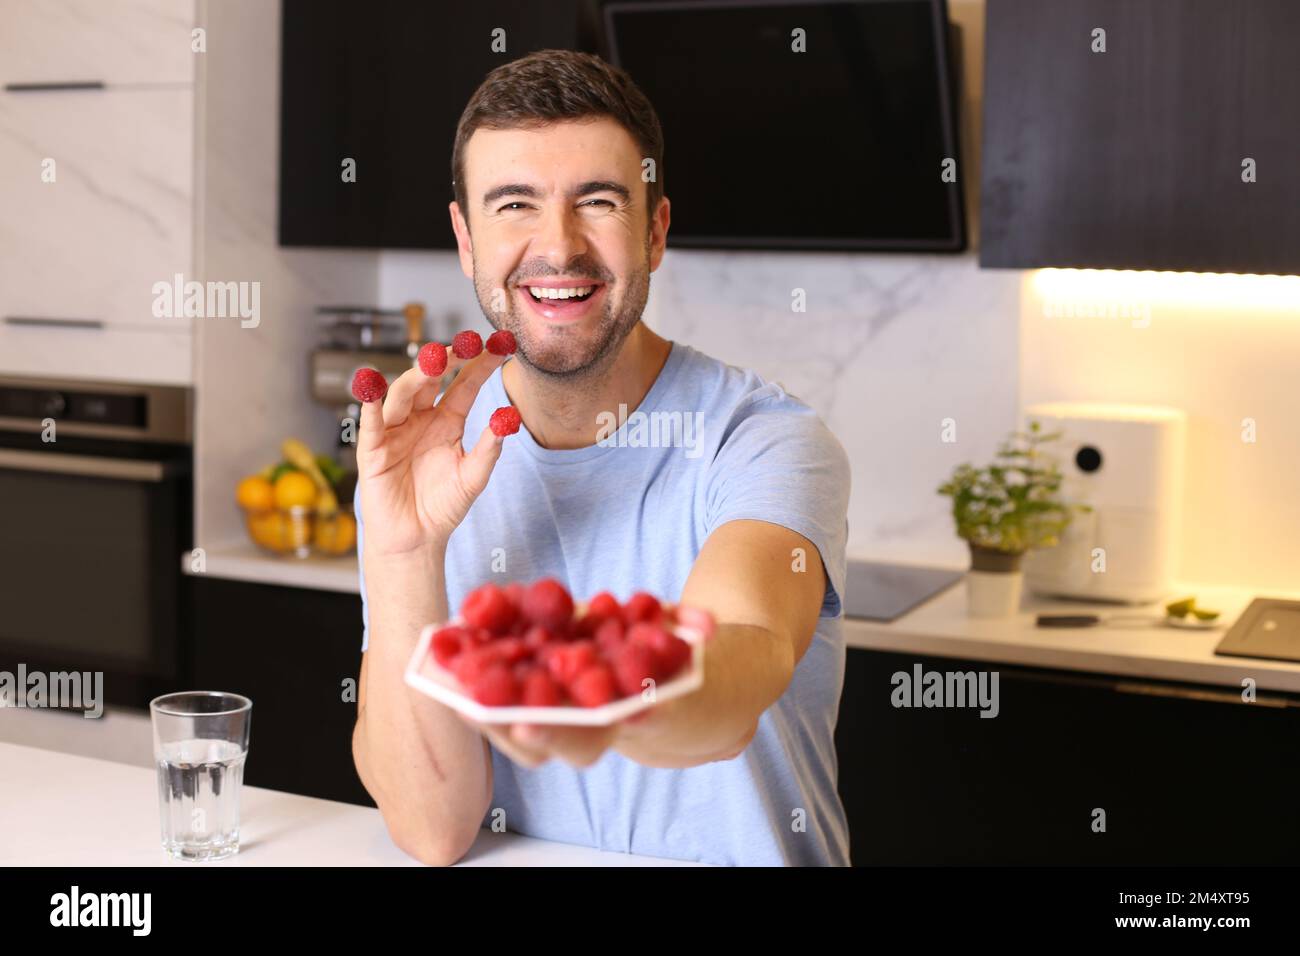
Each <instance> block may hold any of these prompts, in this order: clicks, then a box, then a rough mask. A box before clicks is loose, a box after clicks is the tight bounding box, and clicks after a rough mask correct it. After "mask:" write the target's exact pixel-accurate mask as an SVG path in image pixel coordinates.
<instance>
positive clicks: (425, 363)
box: [416, 342, 447, 378]
mask: <svg viewBox="0 0 1300 956" xmlns="http://www.w3.org/2000/svg"><path fill="white" fill-rule="evenodd" d="M416 361H418V362H419V363H420V371H421V372H423V373H424V374H425V375H427V376H429V377H430V378H437V377H438V376H440V375H441V374H442V373H443V372H445V371H447V346H445V345H443V344H442V343H441V342H429V343H428V344H426V345H425V346H424V347H423V348H422V349H420V354H419V355H418V356H416Z"/></svg>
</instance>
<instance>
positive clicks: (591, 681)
mask: <svg viewBox="0 0 1300 956" xmlns="http://www.w3.org/2000/svg"><path fill="white" fill-rule="evenodd" d="M569 693H570V694H571V695H572V696H573V702H574V703H575V704H577V705H578V706H579V707H599V706H601V705H602V704H608V703H609V702H610V701H611V700H613V699H614V698H615V697H616V696H617V692H616V685H615V683H614V672H613V671H611V670H610V669H609V665H608V664H592V665H591V666H590V667H588V668H586V669H585V670H583V671H582V672H581V673H579V674H578V676H577V677H575V678H574V679H573V683H571V684H570V685H569Z"/></svg>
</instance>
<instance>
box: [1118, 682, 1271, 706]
mask: <svg viewBox="0 0 1300 956" xmlns="http://www.w3.org/2000/svg"><path fill="white" fill-rule="evenodd" d="M1112 689H1113V690H1116V691H1118V692H1119V693H1121V694H1142V695H1146V696H1150V697H1172V698H1176V699H1179V700H1207V701H1213V702H1215V703H1220V704H1243V703H1245V702H1244V701H1243V700H1242V699H1241V692H1240V691H1236V690H1228V689H1226V688H1224V689H1222V690H1220V689H1218V688H1208V687H1206V688H1202V687H1180V686H1178V685H1174V684H1159V683H1151V682H1148V681H1133V680H1117V681H1116V682H1115V684H1114V687H1113V688H1112ZM1255 704H1256V705H1257V706H1260V707H1281V708H1285V707H1289V706H1294V705H1293V704H1292V703H1291V702H1290V701H1289V700H1288V699H1287V698H1286V697H1285V696H1281V695H1274V694H1271V693H1261V692H1257V693H1256V695H1255Z"/></svg>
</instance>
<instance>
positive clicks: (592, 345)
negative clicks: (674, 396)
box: [474, 242, 650, 386]
mask: <svg viewBox="0 0 1300 956" xmlns="http://www.w3.org/2000/svg"><path fill="white" fill-rule="evenodd" d="M581 271H583V270H580V272H581ZM595 272H596V270H590V271H588V274H594V273H595ZM535 277H536V276H535V275H529V276H528V277H527V278H535ZM600 281H602V282H604V283H605V285H606V288H605V292H604V302H603V303H602V307H601V315H600V325H599V326H598V328H597V330H596V334H595V336H594V337H590V338H589V337H588V333H586V332H585V331H584V330H580V329H577V328H574V327H566V326H556V327H551V328H549V329H548V330H547V332H546V336H545V341H541V340H540V337H537V336H534V335H532V333H530V332H529V331H528V323H527V322H526V321H525V320H524V318H523V316H521V315H520V314H519V310H520V308H522V306H520V304H519V302H518V301H517V299H516V298H515V295H514V292H513V288H512V287H511V286H509V285H507V286H502V285H501V284H499V283H497V282H494V281H492V280H490V279H487V278H486V277H485V276H484V275H483V274H482V272H480V270H479V267H478V262H477V260H476V261H475V263H474V291H475V293H476V295H477V296H478V303H479V308H480V309H482V310H483V315H484V317H485V318H486V319H487V320H488V322H489V323H490V324H491V325H492V327H493V328H495V329H498V330H500V329H504V330H506V331H507V332H510V333H512V334H513V335H514V337H515V341H516V343H517V346H518V348H517V351H516V352H515V358H516V360H518V361H522V362H523V363H524V364H525V365H527V366H528V367H529V368H530V369H532V370H535V371H536V372H537V373H538V374H540V375H541V376H543V377H544V378H546V379H550V380H553V381H556V382H561V381H562V382H565V383H566V384H568V385H570V386H572V385H574V384H576V383H578V382H583V381H586V380H591V379H595V378H598V377H599V376H600V375H601V374H602V373H603V372H604V371H605V370H606V369H608V368H609V366H610V365H611V364H612V363H613V361H614V359H615V357H617V355H618V353H619V350H620V349H621V348H622V346H623V342H624V340H625V339H626V338H627V337H628V335H629V334H631V332H632V330H633V329H634V328H636V325H637V323H638V322H640V321H641V316H642V314H643V313H644V311H645V305H646V301H647V300H648V299H649V297H650V267H649V243H648V242H647V244H646V256H645V258H644V259H643V261H642V263H641V264H640V265H639V266H638V268H637V269H636V271H635V272H632V273H630V274H629V275H628V276H627V278H626V280H625V281H623V282H618V283H615V282H612V281H610V279H609V278H608V277H607V274H602V275H600ZM620 288H621V290H622V294H621V295H620V296H618V297H617V302H615V296H614V295H613V294H612V293H614V292H616V291H618V290H619V289H620ZM498 289H501V290H502V291H503V292H504V293H505V300H506V308H505V309H504V310H503V311H500V312H498V311H495V310H493V309H492V308H491V302H492V298H493V296H494V295H495V294H496V291H497V290H498ZM527 294H528V293H525V295H527Z"/></svg>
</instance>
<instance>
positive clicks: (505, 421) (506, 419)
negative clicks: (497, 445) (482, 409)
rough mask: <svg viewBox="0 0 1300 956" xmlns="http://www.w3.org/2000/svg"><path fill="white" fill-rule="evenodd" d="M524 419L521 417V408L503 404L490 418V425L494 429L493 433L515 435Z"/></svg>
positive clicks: (503, 435)
mask: <svg viewBox="0 0 1300 956" xmlns="http://www.w3.org/2000/svg"><path fill="white" fill-rule="evenodd" d="M522 422H523V419H522V418H520V417H519V409H517V408H515V407H514V406H513V405H503V406H501V407H500V408H498V409H497V410H496V411H495V412H493V413H492V417H491V418H489V419H488V425H489V427H491V429H492V434H493V435H500V436H502V437H503V438H504V437H505V436H506V435H513V434H514V433H515V432H517V431H519V426H520V424H521V423H522Z"/></svg>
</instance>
